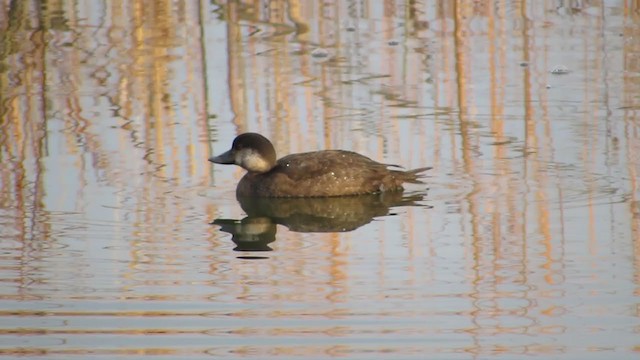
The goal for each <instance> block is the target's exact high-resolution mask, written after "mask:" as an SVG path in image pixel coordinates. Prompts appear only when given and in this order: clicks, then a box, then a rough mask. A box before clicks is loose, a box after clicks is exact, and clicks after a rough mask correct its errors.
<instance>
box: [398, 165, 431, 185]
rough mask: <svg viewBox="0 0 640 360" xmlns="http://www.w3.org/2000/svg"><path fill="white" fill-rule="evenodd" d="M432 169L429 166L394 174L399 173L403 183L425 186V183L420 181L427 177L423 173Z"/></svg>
mask: <svg viewBox="0 0 640 360" xmlns="http://www.w3.org/2000/svg"><path fill="white" fill-rule="evenodd" d="M431 169H432V167H431V166H428V167H422V168H417V169H413V170H409V171H394V172H397V173H399V174H398V175H399V178H400V179H402V181H404V182H407V183H411V184H424V181H422V180H420V179H422V178H423V177H424V176H425V174H423V172H425V171H427V170H431Z"/></svg>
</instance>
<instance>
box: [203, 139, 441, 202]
mask: <svg viewBox="0 0 640 360" xmlns="http://www.w3.org/2000/svg"><path fill="white" fill-rule="evenodd" d="M256 155H260V156H258V158H259V160H258V159H256ZM265 159H266V160H265ZM209 160H210V161H212V162H214V163H219V164H236V165H239V166H241V167H243V168H245V169H246V170H247V171H248V172H247V174H245V175H244V177H243V178H242V179H241V180H240V183H238V187H237V189H236V194H237V196H239V197H323V196H345V195H357V194H370V193H377V192H382V191H399V190H402V189H403V187H402V184H403V183H405V182H408V183H422V181H420V180H419V177H420V175H421V173H422V172H423V171H426V170H428V169H430V168H419V169H415V170H410V171H400V170H390V169H389V166H393V165H387V164H381V163H379V162H376V161H374V160H371V159H370V158H368V157H366V156H363V155H360V154H358V153H355V152H352V151H344V150H323V151H314V152H307V153H300V154H292V155H287V156H285V157H283V158H281V159H280V160H278V161H277V162H276V161H275V150H273V145H272V144H271V142H270V141H269V140H268V139H266V138H265V137H263V136H262V135H260V134H255V133H246V134H242V135H239V136H238V137H236V139H235V140H234V142H233V146H232V148H231V150H229V151H227V152H226V153H224V154H222V155H220V156H216V157H212V158H210V159H209ZM264 163H270V166H271V167H269V166H264ZM254 164H258V165H254ZM265 169H268V170H266V171H264V170H265Z"/></svg>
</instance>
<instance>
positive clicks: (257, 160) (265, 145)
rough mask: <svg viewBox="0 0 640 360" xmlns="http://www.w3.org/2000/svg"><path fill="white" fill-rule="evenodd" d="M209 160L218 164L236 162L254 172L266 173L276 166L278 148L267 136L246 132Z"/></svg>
mask: <svg viewBox="0 0 640 360" xmlns="http://www.w3.org/2000/svg"><path fill="white" fill-rule="evenodd" d="M209 161H211V162H212V163H216V164H235V165H238V166H240V167H242V168H243V169H245V170H247V171H249V172H254V173H265V172H267V171H269V170H271V169H272V168H273V167H274V166H276V150H275V149H274V148H273V144H271V141H269V139H267V138H266V137H264V136H262V135H260V134H256V133H244V134H241V135H238V136H237V137H236V138H235V139H234V140H233V145H232V146H231V149H230V150H229V151H227V152H225V153H223V154H220V155H218V156H212V157H210V158H209Z"/></svg>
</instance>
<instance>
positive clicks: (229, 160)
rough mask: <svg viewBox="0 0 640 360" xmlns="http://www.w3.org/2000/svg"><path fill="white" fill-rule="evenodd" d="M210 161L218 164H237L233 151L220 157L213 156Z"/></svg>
mask: <svg viewBox="0 0 640 360" xmlns="http://www.w3.org/2000/svg"><path fill="white" fill-rule="evenodd" d="M209 161H211V162H212V163H216V164H235V161H234V156H233V153H232V152H231V150H229V151H227V152H225V153H222V154H220V155H218V156H212V157H210V158H209Z"/></svg>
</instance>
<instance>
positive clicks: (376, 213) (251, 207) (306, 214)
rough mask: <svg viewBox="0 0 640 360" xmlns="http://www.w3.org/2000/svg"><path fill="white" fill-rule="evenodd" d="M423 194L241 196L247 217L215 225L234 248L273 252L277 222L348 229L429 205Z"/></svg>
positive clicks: (304, 228) (308, 228)
mask: <svg viewBox="0 0 640 360" xmlns="http://www.w3.org/2000/svg"><path fill="white" fill-rule="evenodd" d="M424 196H425V194H424V193H415V194H405V193H403V192H401V191H395V192H384V193H378V194H368V195H357V196H343V197H327V198H256V197H238V198H237V199H238V202H240V206H241V207H242V210H244V212H245V213H246V214H247V216H246V217H245V218H244V219H242V220H236V219H223V218H218V219H216V220H215V221H214V222H213V223H212V224H214V225H219V226H221V228H220V230H221V231H224V232H227V233H230V234H231V235H232V240H233V242H234V243H235V244H236V245H237V247H236V248H235V249H234V250H235V251H271V250H272V249H271V247H269V244H270V243H272V242H274V241H275V240H276V225H283V226H286V227H287V228H288V229H289V230H291V231H295V232H347V231H352V230H355V229H357V228H359V227H361V226H363V225H365V224H368V223H370V222H371V221H372V220H373V219H374V218H376V217H381V216H387V215H394V214H393V213H392V212H391V211H390V210H391V208H394V207H399V206H420V207H430V206H428V205H425V204H423V203H420V202H421V201H422V200H424Z"/></svg>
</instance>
